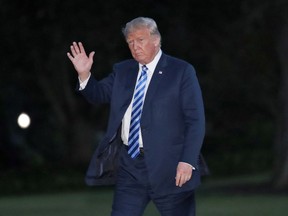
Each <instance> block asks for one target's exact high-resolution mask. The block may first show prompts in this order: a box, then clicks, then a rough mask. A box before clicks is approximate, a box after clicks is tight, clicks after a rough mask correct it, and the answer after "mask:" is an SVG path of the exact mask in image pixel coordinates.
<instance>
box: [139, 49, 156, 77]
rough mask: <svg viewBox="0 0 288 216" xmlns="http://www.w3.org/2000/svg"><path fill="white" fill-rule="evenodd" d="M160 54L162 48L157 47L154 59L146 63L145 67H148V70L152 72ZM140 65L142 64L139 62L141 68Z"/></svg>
mask: <svg viewBox="0 0 288 216" xmlns="http://www.w3.org/2000/svg"><path fill="white" fill-rule="evenodd" d="M161 55H162V50H161V49H159V51H158V53H157V54H156V56H155V57H154V59H153V60H152V61H151V62H150V63H148V64H146V67H147V68H148V70H149V71H151V72H154V70H155V68H156V66H157V64H158V61H159V59H160V57H161ZM142 66H143V65H142V64H140V63H139V67H140V68H142Z"/></svg>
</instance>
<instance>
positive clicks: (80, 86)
mask: <svg viewBox="0 0 288 216" xmlns="http://www.w3.org/2000/svg"><path fill="white" fill-rule="evenodd" d="M90 76H91V73H89V77H88V78H87V79H86V80H83V81H82V80H81V79H80V77H78V80H79V90H80V91H81V90H83V89H84V88H85V87H86V85H87V83H88V80H89V79H90Z"/></svg>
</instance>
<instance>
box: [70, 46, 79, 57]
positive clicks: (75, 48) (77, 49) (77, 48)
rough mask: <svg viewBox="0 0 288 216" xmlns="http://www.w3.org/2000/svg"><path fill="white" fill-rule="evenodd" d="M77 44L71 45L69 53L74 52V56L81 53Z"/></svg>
mask: <svg viewBox="0 0 288 216" xmlns="http://www.w3.org/2000/svg"><path fill="white" fill-rule="evenodd" d="M79 43H80V42H79ZM79 43H78V44H79ZM78 44H77V43H76V42H73V44H72V48H73V49H71V51H72V50H74V52H75V55H77V54H79V53H81V52H80V49H79V47H78ZM72 54H73V55H74V53H73V51H72ZM75 55H74V57H75Z"/></svg>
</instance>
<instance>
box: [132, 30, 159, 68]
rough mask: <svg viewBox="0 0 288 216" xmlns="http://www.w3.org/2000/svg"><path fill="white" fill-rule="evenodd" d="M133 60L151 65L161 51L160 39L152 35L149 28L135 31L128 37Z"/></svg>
mask: <svg viewBox="0 0 288 216" xmlns="http://www.w3.org/2000/svg"><path fill="white" fill-rule="evenodd" d="M127 43H128V46H129V49H130V52H131V54H132V56H133V58H134V59H135V60H136V61H138V62H139V63H140V64H143V65H144V64H148V63H150V62H151V61H152V60H153V59H154V57H155V55H156V54H157V52H158V51H159V47H160V46H159V44H160V38H159V37H157V36H155V35H151V34H150V32H149V30H148V29H147V28H139V29H134V30H133V31H132V32H130V33H129V34H128V36H127Z"/></svg>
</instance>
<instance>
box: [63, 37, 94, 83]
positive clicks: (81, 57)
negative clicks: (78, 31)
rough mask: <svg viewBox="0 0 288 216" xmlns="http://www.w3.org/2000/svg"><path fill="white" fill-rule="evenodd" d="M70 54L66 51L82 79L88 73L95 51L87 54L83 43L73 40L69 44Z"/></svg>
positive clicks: (85, 77) (86, 76) (84, 78)
mask: <svg viewBox="0 0 288 216" xmlns="http://www.w3.org/2000/svg"><path fill="white" fill-rule="evenodd" d="M70 50H71V54H70V53H69V52H68V53H67V56H68V58H69V59H70V61H71V62H72V64H73V65H74V68H75V70H76V71H77V73H78V76H79V78H80V79H81V80H82V81H84V80H86V79H87V78H88V77H89V75H90V70H91V67H92V64H93V56H94V54H95V52H94V51H93V52H91V53H90V54H89V56H87V54H86V52H85V49H84V47H83V44H82V43H81V42H78V43H76V42H73V43H72V45H71V46H70Z"/></svg>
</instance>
